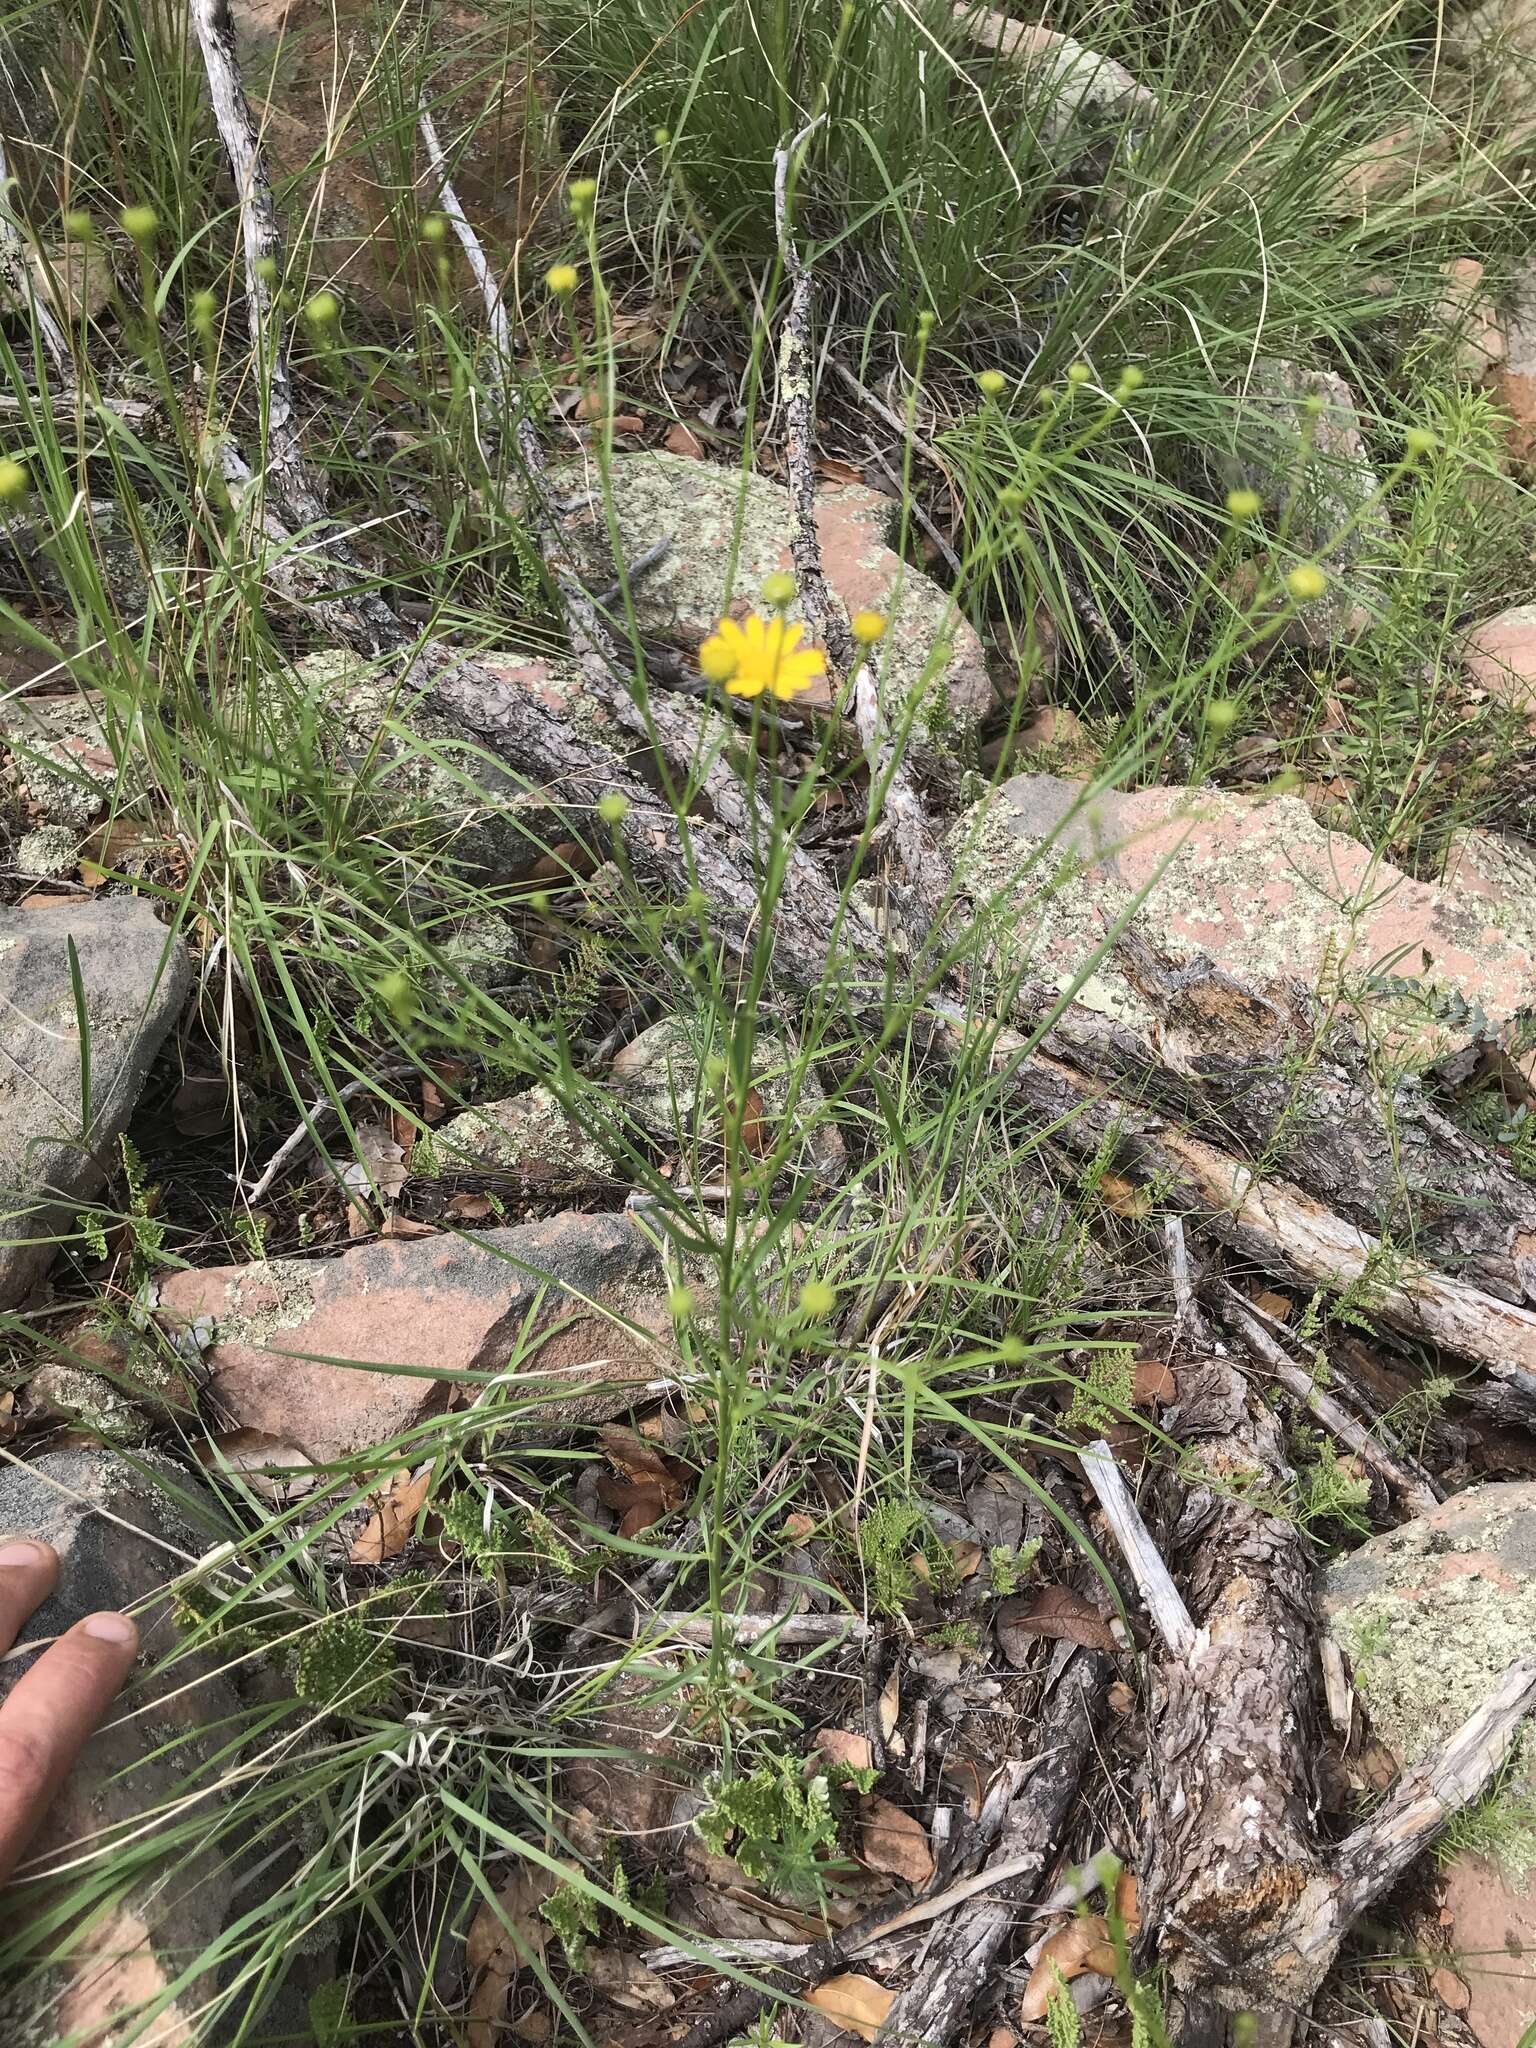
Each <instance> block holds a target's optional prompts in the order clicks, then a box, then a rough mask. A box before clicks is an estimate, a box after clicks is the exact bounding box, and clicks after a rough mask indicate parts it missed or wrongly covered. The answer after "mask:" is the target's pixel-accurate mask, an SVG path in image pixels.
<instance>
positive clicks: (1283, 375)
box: [1234, 358, 1391, 647]
mask: <svg viewBox="0 0 1536 2048" xmlns="http://www.w3.org/2000/svg"><path fill="white" fill-rule="evenodd" d="M1234 480H1235V481H1237V482H1239V483H1241V484H1243V485H1245V486H1246V487H1247V488H1248V489H1249V490H1254V491H1257V492H1258V493H1259V495H1260V497H1262V498H1263V499H1264V501H1265V503H1266V504H1267V505H1269V506H1270V507H1271V508H1272V510H1273V509H1276V508H1278V507H1280V506H1281V505H1288V506H1289V508H1290V509H1289V515H1288V531H1287V537H1288V540H1289V544H1290V545H1291V547H1293V548H1294V549H1296V550H1297V551H1298V552H1299V553H1301V554H1304V555H1308V556H1310V557H1311V558H1312V559H1313V560H1315V561H1317V562H1319V563H1320V564H1321V565H1322V567H1323V568H1324V569H1325V570H1326V571H1327V573H1328V576H1329V579H1330V581H1329V587H1328V589H1327V591H1326V592H1325V593H1324V595H1323V596H1322V597H1321V598H1319V599H1317V600H1316V601H1314V602H1313V603H1310V604H1305V605H1303V606H1302V607H1301V608H1300V610H1299V611H1298V612H1297V613H1296V615H1295V617H1294V618H1292V619H1291V620H1290V621H1289V622H1288V623H1287V625H1286V626H1285V627H1284V628H1283V631H1282V637H1283V638H1285V639H1287V640H1291V641H1294V642H1295V643H1297V644H1298V645H1300V646H1305V647H1332V646H1335V645H1337V644H1338V643H1339V642H1340V641H1347V640H1353V639H1355V638H1356V637H1357V636H1358V635H1359V634H1361V633H1363V632H1364V631H1365V629H1366V627H1367V626H1368V625H1369V624H1370V622H1371V620H1372V618H1373V617H1375V616H1376V615H1377V613H1379V612H1380V610H1381V609H1382V606H1383V603H1384V600H1385V590H1384V586H1383V583H1382V568H1383V563H1384V560H1385V556H1386V552H1387V549H1388V547H1389V546H1390V540H1391V535H1390V530H1389V527H1388V523H1387V516H1386V513H1385V511H1384V510H1383V509H1382V507H1381V505H1380V504H1379V502H1376V495H1377V492H1378V490H1379V489H1380V478H1379V477H1378V476H1377V474H1376V471H1375V469H1374V468H1373V466H1372V464H1371V460H1370V457H1369V456H1368V455H1367V453H1366V447H1365V438H1364V436H1363V435H1362V433H1361V431H1360V415H1359V410H1358V407H1357V405H1356V401H1355V394H1354V393H1353V392H1352V391H1351V390H1350V388H1349V386H1348V385H1347V384H1346V383H1345V382H1344V379H1343V378H1342V377H1336V376H1334V375H1333V374H1332V372H1331V371H1328V370H1307V369H1303V368H1302V367H1301V365H1300V364H1298V363H1291V362H1286V361H1284V360H1283V359H1278V358H1272V359H1270V360H1267V361H1264V362H1261V363H1259V364H1258V365H1256V367H1255V371H1254V375H1253V379H1252V382H1251V384H1250V385H1249V388H1248V390H1247V391H1246V392H1245V393H1244V398H1243V404H1242V407H1241V410H1240V412H1239V415H1238V422H1237V463H1236V466H1235V471H1234Z"/></svg>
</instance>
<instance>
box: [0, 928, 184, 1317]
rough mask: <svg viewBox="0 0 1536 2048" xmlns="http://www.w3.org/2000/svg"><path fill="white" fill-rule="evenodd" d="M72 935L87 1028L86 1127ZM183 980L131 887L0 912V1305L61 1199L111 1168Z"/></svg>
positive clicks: (32, 1262) (37, 1264)
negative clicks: (106, 897)
mask: <svg viewBox="0 0 1536 2048" xmlns="http://www.w3.org/2000/svg"><path fill="white" fill-rule="evenodd" d="M71 940H73V942H74V946H75V951H76V957H77V958H78V960H79V965H80V976H81V981H82V984H83V987H84V994H85V1017H86V1024H87V1028H88V1032H89V1039H90V1105H89V1108H90V1116H89V1128H88V1129H87V1128H86V1124H85V1120H84V1111H85V1104H84V1102H83V1101H82V1060H81V1045H80V1028H79V1017H78V1013H77V1010H76V1003H75V992H74V988H73V984H72V979H71V972H70V961H69V942H70V941H71ZM191 978H192V973H191V967H190V964H189V962H188V960H187V955H186V949H185V948H184V947H183V946H182V944H181V941H180V940H179V939H173V938H172V936H171V934H170V933H169V932H168V931H167V930H166V929H165V927H164V925H162V924H161V923H160V922H159V920H158V919H157V918H156V917H155V914H154V912H153V910H152V909H151V908H150V906H149V905H148V904H147V903H141V902H139V901H137V900H136V899H131V898H118V899H115V900H113V901H110V902H96V903H61V904H59V905H57V906H50V907H49V908H47V909H38V910H3V911H0V1010H3V1012H4V1016H5V1045H6V1052H7V1059H6V1061H5V1064H4V1067H3V1068H0V1205H3V1235H4V1237H5V1238H6V1239H7V1240H9V1242H6V1243H4V1244H0V1308H9V1307H11V1306H12V1305H13V1304H14V1303H16V1302H17V1301H19V1300H20V1299H21V1298H22V1296H23V1295H24V1294H25V1293H26V1292H27V1291H28V1289H29V1288H30V1287H32V1286H33V1285H34V1283H35V1282H36V1281H37V1280H38V1279H39V1277H40V1276H41V1275H42V1274H43V1273H44V1272H45V1271H46V1270H47V1268H48V1265H49V1263H50V1262H51V1260H52V1259H53V1256H54V1254H55V1251H56V1250H57V1240H56V1233H57V1232H58V1231H59V1229H60V1228H61V1227H67V1226H68V1224H69V1222H70V1205H71V1204H73V1203H77V1202H80V1201H84V1200H87V1199H89V1197H90V1196H92V1195H94V1194H95V1192H96V1191H97V1189H98V1188H100V1186H101V1185H102V1183H103V1181H104V1180H105V1179H106V1177H107V1173H108V1172H109V1170H110V1168H111V1166H112V1165H113V1163H114V1154H113V1148H114V1146H115V1143H116V1140H117V1137H118V1134H119V1133H120V1132H121V1131H122V1129H123V1128H124V1126H125V1125H126V1124H127V1122H128V1119H129V1117H130V1115H131V1114H132V1113H133V1109H134V1105H135V1104H136V1103H137V1101H138V1099H139V1091H140V1089H141V1088H142V1087H143V1084H144V1077H145V1075H146V1074H147V1073H148V1071H149V1065H150V1062H151V1060H153V1058H154V1056H155V1054H156V1052H158V1050H159V1048H160V1044H161V1041H162V1040H163V1039H164V1037H165V1035H166V1033H167V1032H168V1031H169V1030H170V1028H171V1026H172V1025H173V1024H174V1023H175V1021H176V1018H177V1015H178V1014H179V1012H180V1010H181V1005H182V1002H183V1000H184V999H185V996H186V993H187V990H188V988H189V986H190V984H191Z"/></svg>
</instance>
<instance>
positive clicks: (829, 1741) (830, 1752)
mask: <svg viewBox="0 0 1536 2048" xmlns="http://www.w3.org/2000/svg"><path fill="white" fill-rule="evenodd" d="M812 1747H813V1748H815V1749H819V1750H820V1751H821V1757H822V1761H823V1763H829V1764H847V1765H848V1766H849V1768H850V1769H851V1770H855V1771H867V1770H868V1769H869V1768H870V1767H871V1765H872V1764H873V1763H874V1761H875V1758H874V1752H873V1750H872V1749H871V1748H870V1746H869V1737H868V1736H867V1735H855V1734H854V1732H853V1730H852V1729H851V1728H823V1729H821V1730H820V1731H819V1732H818V1734H817V1736H816V1740H815V1742H814V1744H813V1745H812Z"/></svg>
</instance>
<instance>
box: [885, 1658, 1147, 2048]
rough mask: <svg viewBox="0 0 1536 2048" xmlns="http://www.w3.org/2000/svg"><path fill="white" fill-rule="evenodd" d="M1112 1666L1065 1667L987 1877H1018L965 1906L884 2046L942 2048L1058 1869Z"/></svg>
mask: <svg viewBox="0 0 1536 2048" xmlns="http://www.w3.org/2000/svg"><path fill="white" fill-rule="evenodd" d="M1108 1674H1109V1660H1108V1659H1107V1658H1106V1657H1103V1656H1101V1655H1100V1654H1099V1653H1098V1652H1097V1651H1094V1650H1079V1651H1078V1653H1077V1655H1076V1656H1075V1657H1074V1658H1073V1659H1072V1662H1071V1663H1070V1664H1069V1665H1068V1666H1067V1667H1066V1669H1065V1671H1064V1672H1063V1674H1062V1676H1061V1679H1060V1680H1059V1682H1058V1684H1057V1687H1056V1690H1055V1693H1054V1694H1053V1695H1052V1697H1051V1700H1050V1702H1049V1705H1048V1707H1047V1709H1046V1721H1045V1725H1044V1726H1043V1727H1042V1728H1041V1730H1040V1736H1039V1741H1040V1748H1041V1752H1042V1753H1041V1756H1040V1760H1039V1762H1038V1763H1037V1764H1036V1765H1035V1766H1034V1768H1033V1770H1032V1771H1031V1772H1030V1774H1029V1776H1028V1778H1027V1779H1026V1780H1025V1782H1024V1784H1023V1786H1022V1787H1021V1788H1020V1790H1019V1791H1018V1792H1017V1793H1015V1795H1014V1798H1013V1800H1012V1802H1011V1803H1010V1805H1009V1808H1008V1812H1007V1816H1006V1818H1005V1819H1004V1822H1003V1826H1002V1830H1001V1832H1000V1834H999V1836H998V1839H997V1846H996V1847H995V1849H994V1850H993V1851H992V1854H991V1855H990V1856H989V1857H988V1858H987V1861H986V1863H985V1864H984V1865H983V1866H982V1870H983V1873H985V1872H986V1871H988V1870H993V1869H995V1868H997V1867H999V1866H1002V1865H1005V1864H1006V1865H1010V1866H1012V1867H1013V1869H1014V1873H1015V1874H1014V1875H1013V1876H1011V1877H1009V1878H1008V1879H1007V1880H1006V1881H1005V1882H1003V1883H1001V1884H998V1885H997V1886H995V1887H993V1888H989V1889H988V1890H987V1891H986V1892H984V1893H980V1894H978V1896H977V1897H975V1898H974V1899H970V1900H968V1901H967V1902H966V1903H965V1904H964V1905H963V1906H961V1907H960V1909H959V1910H958V1911H957V1912H956V1913H955V1914H954V1915H953V1916H952V1918H950V1919H949V1920H948V1921H947V1922H946V1923H945V1924H944V1926H943V1927H942V1928H941V1929H940V1930H939V1932H938V1934H937V1935H936V1936H935V1938H934V1940H933V1941H932V1942H931V1943H930V1944H929V1947H928V1950H927V1953H926V1954H925V1955H924V1956H922V1957H921V1958H920V1959H919V1963H918V1967H917V1970H916V1973H915V1974H914V1976H913V1979H912V1982H911V1983H910V1984H909V1985H908V1986H907V1988H906V1989H905V1990H904V1991H902V1992H899V1993H898V1994H897V1997H896V2001H895V2003H894V2004H893V2005H892V2007H891V2009H890V2011H889V2012H888V2013H887V2015H886V2017H885V2019H884V2020H883V2021H882V2022H881V2026H880V2030H879V2032H878V2034H877V2035H876V2036H875V2039H876V2042H877V2043H896V2042H901V2043H903V2044H907V2043H911V2042H914V2041H921V2042H923V2043H924V2044H925V2048H943V2044H944V2043H945V2042H947V2041H948V2040H950V2038H951V2037H952V2036H953V2035H954V2034H955V2032H956V2031H957V2030H958V2028H959V2027H961V2026H962V2025H963V2024H964V2023H965V2022H966V2020H967V2019H968V2018H969V2016H970V2013H971V2009H972V2007H973V2005H974V2004H975V2001H976V1997H977V1994H978V1993H979V1992H980V1990H981V1989H982V1986H983V1985H984V1984H985V1983H986V1981H987V1976H988V1973H989V1971H990V1970H991V1968H992V1965H993V1963H994V1962H995V1961H996V1959H997V1956H998V1953H999V1951H1000V1950H1001V1948H1002V1946H1003V1944H1004V1942H1005V1941H1006V1940H1007V1939H1008V1937H1009V1935H1010V1934H1011V1933H1012V1932H1013V1930H1014V1928H1015V1926H1016V1925H1017V1923H1018V1915H1019V1910H1020V1907H1021V1906H1025V1905H1027V1904H1028V1903H1029V1902H1030V1901H1031V1900H1032V1899H1033V1898H1034V1897H1035V1895H1036V1893H1037V1892H1038V1890H1039V1888H1040V1886H1041V1883H1042V1882H1043V1880H1044V1878H1045V1876H1046V1873H1047V1872H1048V1870H1049V1869H1050V1867H1051V1864H1052V1862H1053V1861H1054V1859H1055V1856H1056V1853H1057V1845H1058V1844H1059V1842H1060V1840H1061V1834H1062V1830H1063V1828H1064V1826H1065V1824H1066V1821H1067V1817H1068V1815H1069V1814H1070V1812H1071V1809H1072V1804H1073V1801H1074V1800H1075V1798H1076V1796H1077V1788H1078V1784H1079V1781H1080V1780H1081V1778H1082V1774H1083V1770H1084V1767H1085V1766H1086V1764H1087V1761H1088V1758H1089V1756H1090V1755H1091V1753H1092V1750H1093V1742H1094V1731H1095V1728H1096V1726H1097V1723H1098V1720H1099V1716H1100V1714H1101V1712H1102V1709H1103V1704H1104V1692H1105V1684H1106V1681H1107V1678H1108Z"/></svg>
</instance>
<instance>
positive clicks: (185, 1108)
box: [171, 1074, 235, 1138]
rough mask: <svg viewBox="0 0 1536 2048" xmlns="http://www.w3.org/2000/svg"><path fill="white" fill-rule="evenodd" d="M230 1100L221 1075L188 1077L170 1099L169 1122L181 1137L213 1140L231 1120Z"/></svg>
mask: <svg viewBox="0 0 1536 2048" xmlns="http://www.w3.org/2000/svg"><path fill="white" fill-rule="evenodd" d="M234 1114H235V1104H234V1097H233V1096H232V1095H231V1093H230V1087H229V1082H228V1081H227V1080H226V1079H225V1077H224V1075H222V1074H188V1076H187V1078H186V1079H185V1080H184V1081H183V1082H182V1084H181V1086H180V1087H179V1088H178V1089H177V1090H176V1093H175V1094H174V1095H173V1096H172V1097H171V1122H172V1123H173V1124H174V1125H175V1126H176V1128H177V1130H178V1131H180V1133H181V1135H182V1136H183V1137H184V1138H214V1137H217V1136H218V1134H219V1132H220V1131H222V1130H226V1129H227V1128H228V1127H229V1125H230V1124H231V1123H232V1122H233V1121H234Z"/></svg>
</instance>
